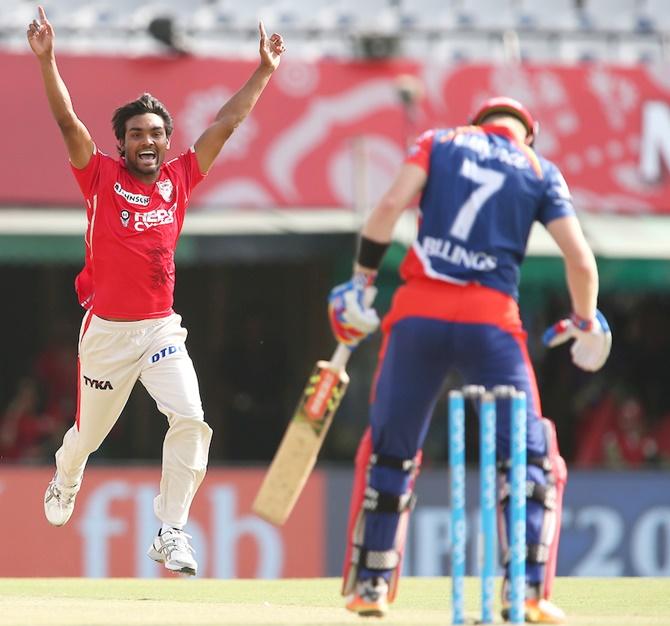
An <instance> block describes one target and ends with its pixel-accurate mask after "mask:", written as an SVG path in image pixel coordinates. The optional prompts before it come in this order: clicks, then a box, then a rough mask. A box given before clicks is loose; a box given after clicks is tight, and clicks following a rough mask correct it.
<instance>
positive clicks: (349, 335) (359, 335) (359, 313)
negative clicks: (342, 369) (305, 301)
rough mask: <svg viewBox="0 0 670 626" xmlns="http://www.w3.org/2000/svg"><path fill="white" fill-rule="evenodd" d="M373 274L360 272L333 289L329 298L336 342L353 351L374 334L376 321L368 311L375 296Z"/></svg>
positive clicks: (377, 324)
mask: <svg viewBox="0 0 670 626" xmlns="http://www.w3.org/2000/svg"><path fill="white" fill-rule="evenodd" d="M374 278H375V276H374V274H364V273H362V272H359V273H356V274H354V275H353V277H352V278H351V280H350V281H349V282H346V283H343V284H342V285H338V286H337V287H335V288H334V289H333V290H332V291H331V292H330V295H329V296H328V319H329V320H330V327H331V329H332V331H333V335H335V339H337V341H339V342H340V343H342V344H344V345H345V346H348V347H349V348H351V349H352V350H353V349H354V348H355V347H356V346H357V345H358V344H359V343H360V342H361V341H363V339H365V338H366V337H367V336H368V335H370V334H372V333H373V332H375V330H377V327H378V326H379V317H378V315H377V311H375V310H374V309H373V308H371V306H370V305H371V304H372V301H373V300H374V299H375V296H376V295H377V289H376V288H375V287H373V286H372V282H373V281H374Z"/></svg>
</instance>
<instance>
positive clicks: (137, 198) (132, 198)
mask: <svg viewBox="0 0 670 626" xmlns="http://www.w3.org/2000/svg"><path fill="white" fill-rule="evenodd" d="M114 191H115V192H116V193H117V194H118V195H119V196H121V197H122V198H124V199H125V200H126V202H129V203H130V204H138V205H139V206H149V200H150V198H149V196H143V195H142V194H139V193H132V192H130V191H126V190H125V189H124V188H123V187H121V183H119V182H118V181H117V182H115V183H114Z"/></svg>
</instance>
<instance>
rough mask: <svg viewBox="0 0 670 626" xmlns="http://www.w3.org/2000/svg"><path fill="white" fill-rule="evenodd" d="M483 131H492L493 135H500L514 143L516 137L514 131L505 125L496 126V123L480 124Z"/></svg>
mask: <svg viewBox="0 0 670 626" xmlns="http://www.w3.org/2000/svg"><path fill="white" fill-rule="evenodd" d="M480 128H481V129H482V130H483V131H484V132H485V133H493V134H494V135H502V136H503V137H505V138H507V139H509V140H510V141H513V142H515V143H516V141H517V139H516V137H515V136H514V133H513V132H512V131H511V130H510V129H509V128H507V126H498V125H497V124H482V125H481V127H480Z"/></svg>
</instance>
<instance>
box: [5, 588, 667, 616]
mask: <svg viewBox="0 0 670 626" xmlns="http://www.w3.org/2000/svg"><path fill="white" fill-rule="evenodd" d="M339 585H340V581H339V580H337V579H334V578H322V579H309V580H296V579H292V580H211V579H209V580H208V579H195V580H193V579H171V580H167V579H159V580H147V579H118V578H114V579H74V578H50V579H45V578H41V579H35V578H0V625H2V626H131V625H132V626H192V625H197V626H238V625H239V626H247V625H254V626H274V625H276V624H286V625H290V626H321V625H328V626H339V625H345V624H380V626H382V625H383V626H395V625H398V626H400V625H403V626H405V625H407V626H433V625H435V626H437V625H438V624H439V625H440V626H445V625H447V624H449V623H450V622H451V618H450V605H449V596H450V593H449V579H447V578H404V579H403V580H402V581H401V586H400V594H399V596H398V600H397V601H396V602H395V604H394V605H393V606H392V609H391V612H390V614H389V615H388V617H386V618H384V619H382V620H378V619H376V618H367V619H366V618H360V617H358V616H356V615H354V614H351V613H348V612H347V611H345V610H344V608H343V602H342V598H341V597H340V595H339ZM466 591H467V594H468V598H469V599H470V600H471V604H470V605H469V606H468V607H467V613H468V618H469V621H470V623H474V621H475V618H476V617H477V610H478V593H479V581H478V580H477V579H468V580H467V582H466ZM554 600H555V601H556V603H557V604H559V605H560V606H561V607H562V608H563V609H564V610H565V611H566V613H567V614H568V624H570V625H574V626H601V625H607V626H643V625H644V626H651V625H653V626H670V578H668V579H659V578H655V579H650V578H606V579H605V578H599V579H593V578H560V579H558V580H557V582H556V590H555V594H554ZM497 621H498V622H500V620H499V619H498V620H497Z"/></svg>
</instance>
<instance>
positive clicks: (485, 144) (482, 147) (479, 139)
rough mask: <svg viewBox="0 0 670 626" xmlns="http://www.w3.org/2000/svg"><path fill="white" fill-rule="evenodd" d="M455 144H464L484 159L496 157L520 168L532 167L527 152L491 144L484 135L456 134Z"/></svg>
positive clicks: (502, 161)
mask: <svg viewBox="0 0 670 626" xmlns="http://www.w3.org/2000/svg"><path fill="white" fill-rule="evenodd" d="M453 142H454V145H457V146H463V147H465V148H469V149H470V150H473V151H474V152H476V153H477V154H478V155H479V156H481V157H482V158H484V159H495V160H497V161H500V162H501V163H506V164H507V165H511V166H512V167H516V168H517V169H519V170H525V169H528V168H529V167H530V161H529V160H528V157H527V156H526V155H525V154H522V153H521V152H517V151H513V150H508V149H507V148H506V147H505V146H497V145H495V144H490V143H489V141H488V139H487V138H486V136H484V135H470V134H466V133H464V134H462V135H456V136H455V137H454V139H453Z"/></svg>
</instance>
